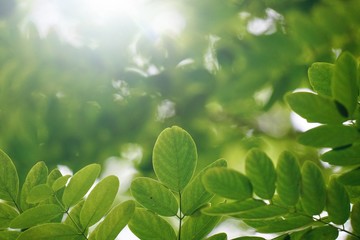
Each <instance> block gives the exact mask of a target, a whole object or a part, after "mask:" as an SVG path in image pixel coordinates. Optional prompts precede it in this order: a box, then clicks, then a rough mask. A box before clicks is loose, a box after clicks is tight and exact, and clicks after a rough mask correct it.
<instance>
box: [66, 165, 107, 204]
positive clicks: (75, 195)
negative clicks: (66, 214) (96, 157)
mask: <svg viewBox="0 0 360 240" xmlns="http://www.w3.org/2000/svg"><path fill="white" fill-rule="evenodd" d="M100 170H101V168H100V165H99V164H90V165H88V166H86V167H84V168H82V169H80V170H79V171H78V172H77V173H75V175H74V176H73V177H72V178H71V179H70V181H69V184H68V186H67V187H66V188H65V190H64V194H63V198H62V201H63V203H64V204H65V206H66V207H67V208H70V207H71V206H74V205H75V204H76V203H77V202H79V201H80V200H81V198H83V197H84V195H85V194H86V193H87V192H88V191H89V189H90V187H91V186H92V185H93V184H94V182H95V180H96V178H97V177H98V176H99V173H100Z"/></svg>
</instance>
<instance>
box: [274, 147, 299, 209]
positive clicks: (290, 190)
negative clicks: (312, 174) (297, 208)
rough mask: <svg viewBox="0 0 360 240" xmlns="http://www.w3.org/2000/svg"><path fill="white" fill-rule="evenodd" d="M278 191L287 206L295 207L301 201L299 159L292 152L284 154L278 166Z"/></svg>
mask: <svg viewBox="0 0 360 240" xmlns="http://www.w3.org/2000/svg"><path fill="white" fill-rule="evenodd" d="M276 172H277V181H276V187H277V188H276V191H277V193H278V195H279V198H280V199H281V201H282V202H283V203H284V204H285V205H286V206H294V205H296V203H297V202H298V201H299V197H300V186H301V172H300V167H299V164H298V162H297V159H296V158H295V157H294V156H293V155H292V154H291V153H290V152H283V153H282V154H281V155H280V157H279V160H278V162H277V166H276Z"/></svg>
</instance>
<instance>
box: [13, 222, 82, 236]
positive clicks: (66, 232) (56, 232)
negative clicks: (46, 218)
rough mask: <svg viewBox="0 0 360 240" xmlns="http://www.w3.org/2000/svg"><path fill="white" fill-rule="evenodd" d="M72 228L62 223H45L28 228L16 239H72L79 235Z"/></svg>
mask: <svg viewBox="0 0 360 240" xmlns="http://www.w3.org/2000/svg"><path fill="white" fill-rule="evenodd" d="M79 234H80V233H78V232H77V231H76V230H75V229H74V228H72V227H70V226H68V225H65V224H62V223H46V224H42V225H39V226H35V227H32V228H29V229H28V230H26V231H25V232H23V233H21V235H20V236H19V237H18V238H17V239H18V240H74V239H77V238H78V237H79Z"/></svg>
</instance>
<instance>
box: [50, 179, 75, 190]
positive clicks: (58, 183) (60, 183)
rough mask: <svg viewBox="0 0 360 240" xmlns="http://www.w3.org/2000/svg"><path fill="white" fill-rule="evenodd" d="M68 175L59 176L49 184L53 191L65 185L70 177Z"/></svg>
mask: <svg viewBox="0 0 360 240" xmlns="http://www.w3.org/2000/svg"><path fill="white" fill-rule="evenodd" d="M70 177H71V176H70V175H65V176H61V177H59V178H58V179H56V180H55V181H54V183H53V184H52V185H51V187H52V189H53V191H54V192H56V191H59V190H60V189H62V188H63V187H65V185H66V183H67V182H68V179H69V178H70Z"/></svg>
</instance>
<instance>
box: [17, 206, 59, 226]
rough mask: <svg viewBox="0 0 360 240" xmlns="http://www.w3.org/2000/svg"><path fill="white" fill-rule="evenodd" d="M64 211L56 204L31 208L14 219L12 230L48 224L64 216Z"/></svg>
mask: <svg viewBox="0 0 360 240" xmlns="http://www.w3.org/2000/svg"><path fill="white" fill-rule="evenodd" d="M63 213H64V212H63V209H62V208H61V207H60V206H59V205H56V204H44V205H39V206H36V207H33V208H30V209H28V210H26V211H25V212H23V213H22V214H20V215H19V216H17V217H16V218H14V219H13V220H12V221H11V223H10V227H11V228H21V229H25V228H30V227H33V226H36V225H38V224H41V223H46V222H48V221H50V220H51V219H54V218H56V217H58V216H60V215H62V214H63Z"/></svg>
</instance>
